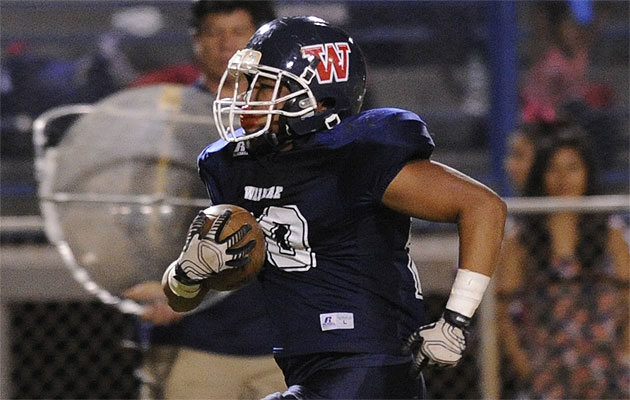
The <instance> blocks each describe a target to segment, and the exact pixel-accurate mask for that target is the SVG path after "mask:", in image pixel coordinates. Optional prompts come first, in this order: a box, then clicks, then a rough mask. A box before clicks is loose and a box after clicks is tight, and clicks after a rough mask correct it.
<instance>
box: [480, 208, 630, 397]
mask: <svg viewBox="0 0 630 400" xmlns="http://www.w3.org/2000/svg"><path fill="white" fill-rule="evenodd" d="M610 199H614V197H607V198H606V197H602V198H599V199H594V200H595V201H591V202H590V204H586V203H584V204H581V205H580V204H577V203H575V202H574V204H572V205H571V204H569V203H568V202H565V204H564V206H565V208H574V209H576V210H574V211H571V210H568V209H563V210H561V207H560V206H561V205H562V204H561V199H550V200H551V201H555V202H556V203H557V204H555V206H554V205H553V204H547V207H546V209H545V207H544V206H545V205H544V204H542V206H540V207H534V206H535V205H536V202H535V201H534V202H529V203H528V202H527V201H526V202H521V205H523V207H522V208H520V210H521V211H523V212H525V211H527V213H523V214H518V215H513V219H512V222H513V223H512V224H510V229H509V231H508V233H507V235H506V239H505V241H504V246H503V247H504V254H503V256H502V263H501V264H500V265H499V270H498V271H497V275H496V278H495V288H496V295H497V296H496V303H495V304H494V305H495V306H496V308H495V310H496V313H495V322H496V323H495V324H494V329H496V331H495V333H494V334H496V338H497V342H496V343H498V345H499V350H500V351H499V357H500V358H499V362H498V365H500V368H499V369H498V370H497V377H500V382H501V398H533V399H538V398H565V399H566V398H573V399H578V398H579V399H587V398H588V399H627V398H630V360H629V358H628V356H629V354H630V353H629V350H630V348H629V346H630V342H629V338H630V337H629V335H628V334H629V320H628V311H629V310H628V309H629V302H628V299H629V298H628V279H629V278H630V265H629V258H630V255H629V252H628V242H629V233H630V231H629V230H628V214H627V210H628V207H627V206H628V198H627V197H626V198H625V200H624V198H619V200H620V202H619V203H620V205H622V204H623V203H624V202H625V204H626V207H625V208H626V214H614V211H612V213H611V210H610V209H611V208H614V207H607V206H606V202H607V201H609V200H610ZM567 205H569V206H570V207H567ZM609 205H610V204H609ZM536 209H537V210H536ZM578 209H579V210H578ZM559 210H560V211H559ZM486 333H488V332H486Z"/></svg>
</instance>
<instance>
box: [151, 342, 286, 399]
mask: <svg viewBox="0 0 630 400" xmlns="http://www.w3.org/2000/svg"><path fill="white" fill-rule="evenodd" d="M140 375H141V378H142V381H143V384H142V387H141V391H140V398H141V399H162V398H164V399H217V400H219V399H221V400H228V399H235V400H236V399H238V400H240V399H260V398H261V397H264V396H266V395H267V394H270V393H274V392H282V391H284V390H286V385H285V383H284V377H283V376H282V372H281V371H280V368H278V366H277V365H276V363H275V361H274V359H273V357H272V356H256V357H244V356H230V355H221V354H214V353H208V352H204V351H199V350H192V349H188V348H180V347H170V346H155V347H152V348H150V349H149V350H148V351H147V353H146V354H145V359H144V365H143V367H142V370H141V371H140Z"/></svg>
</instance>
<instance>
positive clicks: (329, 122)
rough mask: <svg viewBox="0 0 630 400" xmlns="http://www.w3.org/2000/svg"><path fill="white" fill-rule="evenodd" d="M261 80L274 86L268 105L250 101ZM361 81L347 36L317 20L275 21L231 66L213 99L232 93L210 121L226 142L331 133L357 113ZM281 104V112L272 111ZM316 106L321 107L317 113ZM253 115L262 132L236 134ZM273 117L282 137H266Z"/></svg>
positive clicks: (361, 67)
mask: <svg viewBox="0 0 630 400" xmlns="http://www.w3.org/2000/svg"><path fill="white" fill-rule="evenodd" d="M243 76H245V77H246V78H247V83H246V84H245V83H244V80H243V79H241V78H242V77H243ZM262 78H267V79H271V80H272V81H273V82H275V83H272V85H273V97H272V98H271V99H270V100H269V101H258V100H257V99H254V98H253V96H252V88H253V87H254V85H255V84H256V82H257V81H258V80H259V79H262ZM365 80H366V67H365V61H364V59H363V55H362V53H361V50H360V49H359V47H358V46H357V45H356V43H355V42H354V40H353V39H352V38H351V37H350V36H348V34H347V33H345V32H344V31H342V30H341V29H339V28H335V27H333V26H331V25H330V24H329V23H328V22H326V21H324V20H322V19H320V18H317V17H285V18H279V19H276V20H274V21H271V22H269V23H267V24H265V25H263V26H262V27H260V29H258V31H256V33H255V34H254V35H253V36H252V37H251V39H250V40H249V43H248V44H247V46H246V47H245V49H243V50H239V51H238V52H237V53H236V54H235V55H234V56H233V57H232V59H231V60H230V62H229V64H228V67H227V69H226V71H225V73H224V74H223V77H222V79H221V83H220V85H219V89H218V91H217V93H221V92H222V90H223V88H224V87H229V86H231V85H233V86H234V91H233V94H232V96H231V97H227V98H217V100H215V102H214V104H213V112H214V120H215V123H216V125H217V129H218V131H219V134H220V135H221V137H222V138H223V139H225V140H227V141H230V142H239V141H244V140H250V139H253V138H257V137H260V136H263V135H264V136H265V137H266V138H267V141H268V142H270V143H271V144H272V145H277V144H279V143H282V142H284V141H285V140H286V139H287V138H290V137H291V136H294V135H306V134H309V133H312V132H316V131H319V130H322V129H330V128H332V127H333V126H335V125H337V124H338V123H339V122H341V120H343V119H344V118H346V117H348V116H350V115H353V114H356V113H358V112H359V110H360V109H361V104H362V103H363V98H364V95H365ZM282 88H288V91H289V94H285V93H286V90H284V91H282V93H283V94H282V95H281V89H282ZM279 104H282V107H281V109H277V108H276V107H277V106H278V105H279ZM318 104H320V105H323V107H320V109H318ZM322 108H324V109H322ZM253 115H256V116H258V117H259V116H260V115H266V118H267V119H266V124H265V126H264V127H262V128H260V129H257V130H256V131H255V132H245V131H243V132H242V134H241V133H237V130H238V128H239V126H240V125H243V126H245V125H246V123H245V122H246V121H247V119H248V116H249V117H250V118H251V116H253ZM273 115H280V117H279V121H280V132H271V131H270V127H271V122H272V117H273Z"/></svg>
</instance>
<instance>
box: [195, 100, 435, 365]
mask: <svg viewBox="0 0 630 400" xmlns="http://www.w3.org/2000/svg"><path fill="white" fill-rule="evenodd" d="M433 147H434V145H433V141H432V139H431V137H430V136H429V134H428V132H427V130H426V127H425V124H424V122H423V121H422V120H421V119H420V118H419V117H418V116H417V115H416V114H414V113H411V112H409V111H405V110H400V109H375V110H369V111H365V112H363V113H361V114H358V115H355V116H352V117H349V118H347V119H345V120H344V121H343V122H342V123H341V124H339V125H337V126H335V127H334V128H333V129H330V130H326V131H322V132H318V133H316V134H313V135H308V136H305V137H300V138H298V139H296V140H295V141H294V147H293V148H292V149H291V150H289V151H284V152H273V153H269V154H264V155H257V156H253V155H250V154H248V153H247V149H246V147H245V145H244V143H227V142H225V141H222V140H220V141H218V142H215V143H213V144H211V145H210V146H208V147H207V148H206V149H205V150H204V151H203V152H202V153H201V154H200V156H199V160H198V162H199V173H200V176H201V178H202V180H203V181H204V183H205V185H206V188H207V190H208V193H209V195H210V198H211V200H212V202H213V203H214V204H221V203H229V204H235V205H239V206H241V207H244V208H246V209H248V210H250V211H251V212H252V213H253V214H254V215H255V216H256V217H257V219H258V221H259V222H260V225H261V227H262V228H263V230H264V232H265V236H266V240H267V261H266V264H265V269H264V270H263V272H262V273H261V274H260V275H259V279H260V281H261V284H262V287H263V292H264V296H265V301H266V305H267V310H268V314H269V315H270V317H271V319H272V322H273V324H274V325H275V327H276V328H277V329H278V330H279V332H278V333H279V338H278V343H277V344H276V345H275V347H276V351H277V355H278V356H280V357H283V356H296V355H300V354H309V353H321V352H352V353H354V352H356V353H373V354H390V355H402V354H401V350H400V349H401V345H402V342H403V340H404V338H406V337H407V336H408V335H409V334H410V333H411V331H412V329H415V328H417V327H418V326H420V325H421V324H422V323H423V322H424V321H423V317H424V316H423V307H422V295H421V290H420V283H419V280H418V277H417V273H416V270H415V266H414V265H413V263H412V261H411V260H410V257H409V254H408V250H407V242H408V238H409V229H410V218H409V217H408V216H405V215H403V214H400V213H397V212H395V211H393V210H391V209H389V208H386V207H385V206H383V205H382V203H381V199H382V196H383V193H384V192H385V189H386V188H387V186H388V185H389V183H390V182H391V181H392V179H393V178H394V177H395V176H396V175H397V174H398V172H399V171H400V170H401V168H402V167H403V166H404V165H405V164H406V163H407V162H408V161H410V160H413V159H427V158H429V157H430V155H431V152H432V150H433ZM254 334H255V333H254Z"/></svg>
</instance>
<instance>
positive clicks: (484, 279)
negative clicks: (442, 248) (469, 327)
mask: <svg viewBox="0 0 630 400" xmlns="http://www.w3.org/2000/svg"><path fill="white" fill-rule="evenodd" d="M488 283H490V277H489V276H487V275H484V274H480V273H478V272H473V271H471V270H468V269H463V268H460V269H458V270H457V275H456V276H455V282H453V287H452V288H451V295H450V296H449V298H448V302H447V303H446V308H448V309H449V310H451V311H455V312H457V313H460V314H462V315H465V316H466V317H468V318H472V316H473V314H474V313H475V311H476V310H477V307H479V303H481V299H482V298H483V294H484V293H485V291H486V288H487V287H488Z"/></svg>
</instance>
